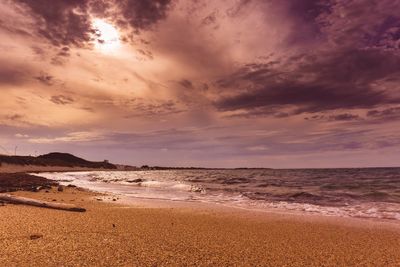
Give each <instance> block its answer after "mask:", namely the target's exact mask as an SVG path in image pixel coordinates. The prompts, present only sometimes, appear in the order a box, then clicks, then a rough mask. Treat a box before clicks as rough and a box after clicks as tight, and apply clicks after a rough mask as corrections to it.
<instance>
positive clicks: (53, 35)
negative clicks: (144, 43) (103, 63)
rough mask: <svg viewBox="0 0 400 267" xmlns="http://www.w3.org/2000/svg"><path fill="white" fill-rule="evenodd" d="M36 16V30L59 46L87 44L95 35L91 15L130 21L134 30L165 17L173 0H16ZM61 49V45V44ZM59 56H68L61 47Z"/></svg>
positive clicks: (89, 43)
mask: <svg viewBox="0 0 400 267" xmlns="http://www.w3.org/2000/svg"><path fill="white" fill-rule="evenodd" d="M15 2H16V3H17V4H19V6H22V7H23V8H25V9H26V10H28V12H29V13H30V14H31V15H32V16H33V17H34V18H35V19H36V21H37V25H38V26H37V29H36V34H37V35H38V36H40V37H43V38H45V39H47V40H48V41H49V42H50V43H51V44H53V45H55V46H58V47H69V46H75V47H90V45H91V44H92V43H93V41H95V40H96V39H97V38H96V36H97V33H96V29H95V28H93V26H92V24H91V19H92V17H91V15H95V16H98V17H100V18H109V19H111V20H114V21H116V22H117V23H118V25H120V26H126V25H129V26H130V27H132V28H133V29H134V30H135V31H137V32H138V31H140V30H142V29H146V30H147V29H149V28H150V27H151V26H152V25H154V24H156V23H157V22H158V21H160V20H162V19H165V18H166V17H167V12H168V10H169V8H170V7H171V4H172V0H144V1H142V0H141V1H137V0H121V1H120V0H118V1H117V0H115V1H102V0H57V1H50V0H16V1H15ZM63 49H64V48H63ZM60 53H61V54H60V56H68V55H69V54H68V53H67V51H65V50H61V52H60Z"/></svg>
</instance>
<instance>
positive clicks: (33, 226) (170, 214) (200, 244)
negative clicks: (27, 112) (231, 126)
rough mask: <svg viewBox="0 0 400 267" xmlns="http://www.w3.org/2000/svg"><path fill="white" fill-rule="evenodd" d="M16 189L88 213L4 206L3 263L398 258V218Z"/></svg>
mask: <svg viewBox="0 0 400 267" xmlns="http://www.w3.org/2000/svg"><path fill="white" fill-rule="evenodd" d="M13 194H14V195H18V196H25V197H32V198H35V199H42V200H47V201H57V202H61V203H71V204H76V205H78V206H81V207H84V208H86V209H87V212H85V213H73V212H67V211H58V210H51V209H44V208H36V207H28V206H19V205H11V204H10V205H9V204H7V205H5V206H0V218H1V220H0V245H1V247H2V250H1V252H0V265H1V266H399V265H400V254H399V251H400V231H399V228H398V227H396V226H398V225H396V224H394V225H391V224H390V223H380V222H375V221H372V220H359V219H344V218H332V217H317V216H298V215H289V214H286V215H284V214H274V213H257V212H248V211H242V210H238V209H229V208H221V207H215V208H212V207H209V206H207V205H201V204H193V205H192V204H188V205H173V204H171V205H167V204H165V203H164V205H156V204H155V205H153V207H152V206H151V205H150V204H149V203H137V204H136V205H126V204H120V203H119V202H121V201H120V200H116V201H111V203H109V202H106V201H99V200H97V199H96V198H99V197H97V196H96V194H95V193H92V192H86V191H81V190H78V189H76V188H66V189H65V190H64V192H57V190H56V189H55V188H54V189H52V190H50V192H48V193H46V192H44V191H41V192H38V193H34V192H15V193H13ZM108 199H110V198H108Z"/></svg>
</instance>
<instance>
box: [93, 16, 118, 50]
mask: <svg viewBox="0 0 400 267" xmlns="http://www.w3.org/2000/svg"><path fill="white" fill-rule="evenodd" d="M93 27H94V28H95V30H96V39H97V40H96V44H95V46H96V48H98V49H99V50H101V51H103V52H113V51H115V50H116V49H118V48H119V46H120V44H121V43H120V39H119V33H118V30H117V29H116V28H115V27H114V26H113V25H111V24H110V23H108V22H105V21H104V20H101V19H95V20H93Z"/></svg>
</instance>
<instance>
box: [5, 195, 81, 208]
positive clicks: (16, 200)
mask: <svg viewBox="0 0 400 267" xmlns="http://www.w3.org/2000/svg"><path fill="white" fill-rule="evenodd" d="M0 202H5V203H11V204H21V205H29V206H35V207H41V208H49V209H56V210H66V211H76V212H85V211H86V209H84V208H79V207H77V206H75V205H71V204H63V203H54V202H47V201H42V200H36V199H32V198H26V197H17V196H12V195H9V194H0Z"/></svg>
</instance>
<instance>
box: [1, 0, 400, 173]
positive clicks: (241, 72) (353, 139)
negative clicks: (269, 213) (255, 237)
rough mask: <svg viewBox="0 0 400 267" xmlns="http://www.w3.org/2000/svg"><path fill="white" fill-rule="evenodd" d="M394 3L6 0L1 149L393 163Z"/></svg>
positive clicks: (215, 160) (137, 157)
mask: <svg viewBox="0 0 400 267" xmlns="http://www.w3.org/2000/svg"><path fill="white" fill-rule="evenodd" d="M399 9H400V0H379V1H378V0H302V1H289V0H269V1H264V0H221V1H207V0H196V1H184V0H143V1H142V0H140V1H139V0H110V1H107V0H57V1H51V0H16V1H11V0H6V1H2V2H1V3H0V17H1V19H0V38H1V40H2V42H1V43H0V49H1V50H2V51H4V53H2V54H1V55H0V63H1V64H0V91H1V92H2V97H1V99H0V130H1V131H0V145H1V147H2V148H4V149H5V150H7V151H11V150H12V148H13V146H14V145H15V143H18V146H19V151H20V153H25V154H32V153H33V152H34V151H38V152H39V153H45V152H50V151H54V150H62V151H67V152H72V153H78V154H80V155H82V156H86V157H89V158H93V159H98V160H102V159H103V158H105V157H107V158H109V159H110V160H114V161H123V162H125V163H130V164H134V165H140V164H154V165H197V166H199V165H203V166H214V167H217V166H226V167H237V166H258V167H259V166H266V167H268V166H273V167H274V166H275V167H313V166H316V167H326V166H330V167H334V166H361V165H365V166H376V165H395V164H398V160H397V159H398V150H399V148H400V143H399V142H398V140H400V139H399V135H398V134H397V133H398V132H399V131H400V126H399V124H398V119H399V118H400V108H399V107H400V15H399V14H398V13H399V12H398V10H399ZM4 149H2V151H5V150H4Z"/></svg>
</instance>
